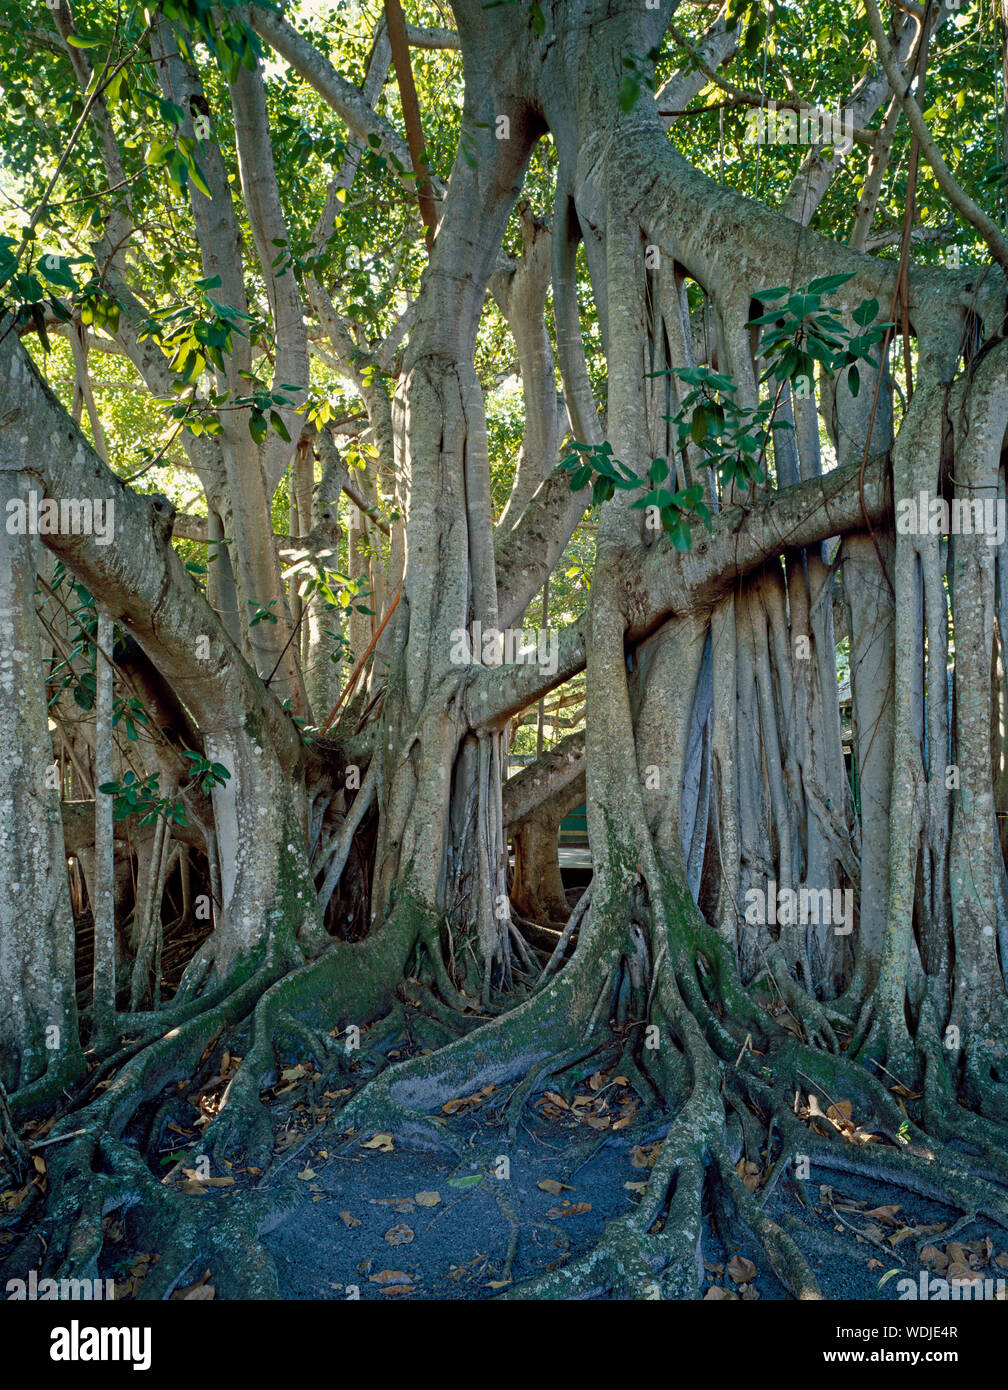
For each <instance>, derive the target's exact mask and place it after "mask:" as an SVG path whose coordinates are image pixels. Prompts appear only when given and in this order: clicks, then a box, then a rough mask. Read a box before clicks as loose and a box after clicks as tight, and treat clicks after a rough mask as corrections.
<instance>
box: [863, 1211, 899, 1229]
mask: <svg viewBox="0 0 1008 1390" xmlns="http://www.w3.org/2000/svg"><path fill="white" fill-rule="evenodd" d="M899 1210H900V1208H899V1207H898V1206H895V1207H872V1209H871V1211H866V1212H865V1216H874V1217H875V1218H876V1220H878V1221H888V1223H889V1225H890V1226H895V1225H896V1213H897V1212H898V1211H899Z"/></svg>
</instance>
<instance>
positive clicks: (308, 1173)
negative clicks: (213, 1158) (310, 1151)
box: [231, 1168, 315, 1182]
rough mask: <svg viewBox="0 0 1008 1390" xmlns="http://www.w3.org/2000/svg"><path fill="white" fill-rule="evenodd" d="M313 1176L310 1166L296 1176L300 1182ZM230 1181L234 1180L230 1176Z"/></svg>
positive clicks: (306, 1180) (309, 1179)
mask: <svg viewBox="0 0 1008 1390" xmlns="http://www.w3.org/2000/svg"><path fill="white" fill-rule="evenodd" d="M314 1176H315V1174H314V1172H313V1170H312V1169H311V1168H302V1169H301V1171H300V1173H298V1177H299V1178H300V1179H301V1181H302V1182H311V1180H312V1178H313V1177H314ZM231 1181H232V1182H234V1179H233V1178H232V1179H231Z"/></svg>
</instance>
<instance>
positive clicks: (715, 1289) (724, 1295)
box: [704, 1284, 738, 1303]
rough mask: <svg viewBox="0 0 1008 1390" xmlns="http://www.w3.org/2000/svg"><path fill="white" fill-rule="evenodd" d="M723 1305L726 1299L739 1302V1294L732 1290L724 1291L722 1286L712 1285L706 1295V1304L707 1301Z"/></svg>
mask: <svg viewBox="0 0 1008 1390" xmlns="http://www.w3.org/2000/svg"><path fill="white" fill-rule="evenodd" d="M708 1299H710V1300H711V1301H715V1302H719V1303H723V1302H724V1301H725V1300H726V1299H733V1300H735V1301H737V1300H738V1294H737V1293H735V1292H734V1290H732V1289H723V1288H722V1287H721V1285H720V1284H712V1285H711V1286H710V1288H709V1289H708V1290H707V1292H706V1293H705V1294H704V1302H705V1303H706V1302H707V1300H708Z"/></svg>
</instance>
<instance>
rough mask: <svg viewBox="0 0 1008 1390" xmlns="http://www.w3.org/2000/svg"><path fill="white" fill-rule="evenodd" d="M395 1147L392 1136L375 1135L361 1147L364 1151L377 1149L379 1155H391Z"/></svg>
mask: <svg viewBox="0 0 1008 1390" xmlns="http://www.w3.org/2000/svg"><path fill="white" fill-rule="evenodd" d="M394 1147H395V1145H394V1144H393V1142H392V1135H391V1134H373V1135H372V1136H371V1138H370V1139H368V1140H367V1141H366V1142H365V1143H363V1144H362V1145H361V1148H362V1149H377V1150H378V1151H379V1153H383V1154H390V1153H391V1152H392V1151H393V1149H394Z"/></svg>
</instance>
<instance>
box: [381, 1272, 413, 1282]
mask: <svg viewBox="0 0 1008 1390" xmlns="http://www.w3.org/2000/svg"><path fill="white" fill-rule="evenodd" d="M412 1282H413V1275H412V1274H407V1273H406V1272H405V1270H402V1269H380V1270H379V1271H378V1273H377V1274H372V1275H371V1283H372V1284H412Z"/></svg>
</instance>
